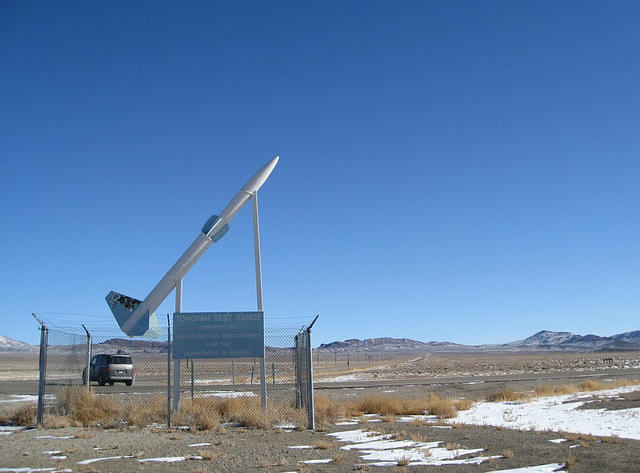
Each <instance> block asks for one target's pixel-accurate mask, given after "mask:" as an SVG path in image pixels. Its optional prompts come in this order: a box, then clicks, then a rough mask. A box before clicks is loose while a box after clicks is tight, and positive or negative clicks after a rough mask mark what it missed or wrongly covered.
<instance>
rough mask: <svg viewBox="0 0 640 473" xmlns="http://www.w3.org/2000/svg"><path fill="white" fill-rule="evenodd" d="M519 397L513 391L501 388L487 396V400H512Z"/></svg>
mask: <svg viewBox="0 0 640 473" xmlns="http://www.w3.org/2000/svg"><path fill="white" fill-rule="evenodd" d="M520 398H521V396H519V395H518V394H517V393H516V392H515V391H513V390H512V389H508V388H503V389H501V390H500V391H497V392H495V393H493V394H490V395H489V396H488V397H487V401H489V402H514V401H517V400H519V399H520Z"/></svg>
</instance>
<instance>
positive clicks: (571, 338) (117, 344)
mask: <svg viewBox="0 0 640 473" xmlns="http://www.w3.org/2000/svg"><path fill="white" fill-rule="evenodd" d="M96 349H98V350H100V349H102V350H104V351H114V350H116V349H124V350H126V351H129V352H131V353H141V352H148V353H158V352H166V350H167V344H166V343H162V342H153V341H148V340H137V339H121V338H113V339H110V340H107V341H105V342H103V343H101V344H96V345H94V350H96ZM318 349H320V350H323V351H326V352H354V353H356V352H366V353H371V352H397V351H405V352H433V353H437V352H441V353H445V352H447V353H456V352H468V353H473V352H496V353H497V352H532V351H536V352H537V351H574V352H580V351H582V352H592V351H640V330H636V331H634V332H626V333H620V334H617V335H612V336H610V337H600V336H598V335H575V334H573V333H571V332H551V331H548V330H543V331H541V332H538V333H536V334H535V335H532V336H530V337H528V338H525V339H524V340H517V341H515V342H508V343H503V344H495V345H460V344H458V343H451V342H420V341H417V340H412V339H410V338H389V337H381V338H367V339H364V340H360V339H356V338H352V339H349V340H344V341H335V342H331V343H323V344H322V345H320V346H319V347H318ZM37 350H38V346H37V345H29V344H28V343H24V342H20V341H17V340H13V339H11V338H9V337H5V336H3V335H0V351H5V352H6V351H21V352H25V351H37ZM267 350H276V349H273V348H270V347H267Z"/></svg>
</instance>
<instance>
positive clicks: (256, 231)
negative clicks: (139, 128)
mask: <svg viewBox="0 0 640 473" xmlns="http://www.w3.org/2000/svg"><path fill="white" fill-rule="evenodd" d="M251 200H252V204H253V248H254V252H255V260H256V298H257V303H258V304H257V305H258V310H259V311H260V312H262V310H263V309H262V263H261V261H260V225H259V223H258V193H257V192H256V193H254V194H253V197H252V198H251ZM262 329H263V330H264V315H263V319H262ZM265 355H266V354H265V349H264V344H263V345H262V362H261V363H260V395H261V397H260V399H261V401H262V410H263V411H266V410H267V367H266V356H265Z"/></svg>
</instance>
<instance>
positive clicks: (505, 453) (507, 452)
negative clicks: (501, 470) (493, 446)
mask: <svg viewBox="0 0 640 473" xmlns="http://www.w3.org/2000/svg"><path fill="white" fill-rule="evenodd" d="M502 456H503V457H505V458H507V459H509V458H513V452H512V451H511V450H509V449H507V450H505V451H503V452H502Z"/></svg>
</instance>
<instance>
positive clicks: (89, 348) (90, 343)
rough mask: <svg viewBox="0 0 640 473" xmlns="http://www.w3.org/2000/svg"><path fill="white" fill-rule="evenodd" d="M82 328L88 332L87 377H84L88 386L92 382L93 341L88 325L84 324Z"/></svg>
mask: <svg viewBox="0 0 640 473" xmlns="http://www.w3.org/2000/svg"><path fill="white" fill-rule="evenodd" d="M82 328H83V329H84V331H85V332H87V362H86V363H85V368H84V369H85V373H86V374H85V377H84V385H85V386H86V387H87V388H88V387H89V385H90V384H91V350H92V342H91V334H90V333H89V330H87V327H85V326H84V324H82Z"/></svg>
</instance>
